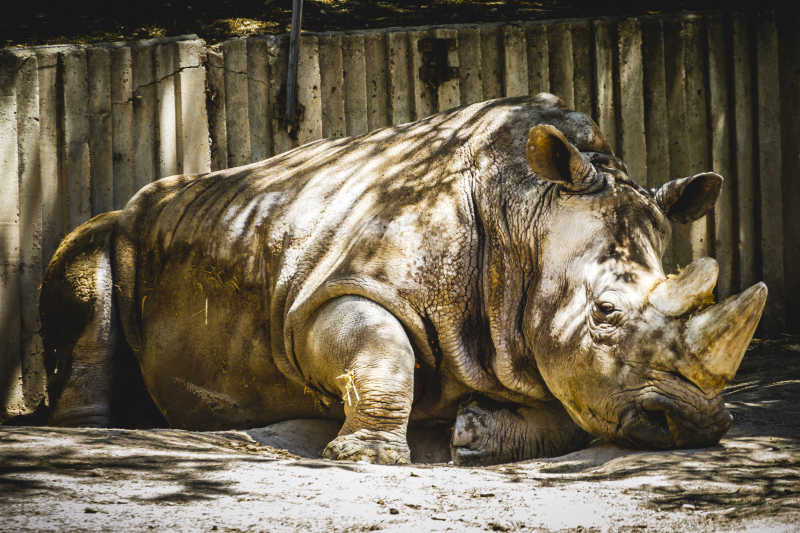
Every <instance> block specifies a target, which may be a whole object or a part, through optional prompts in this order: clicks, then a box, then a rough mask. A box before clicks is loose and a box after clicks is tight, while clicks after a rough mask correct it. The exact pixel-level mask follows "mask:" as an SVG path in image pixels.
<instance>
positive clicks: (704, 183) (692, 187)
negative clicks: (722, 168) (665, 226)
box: [653, 172, 723, 224]
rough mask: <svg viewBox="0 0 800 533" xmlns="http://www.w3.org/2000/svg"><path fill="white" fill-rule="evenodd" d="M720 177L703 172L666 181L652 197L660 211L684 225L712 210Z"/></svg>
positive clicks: (720, 180)
mask: <svg viewBox="0 0 800 533" xmlns="http://www.w3.org/2000/svg"><path fill="white" fill-rule="evenodd" d="M722 181H723V180H722V176H720V175H719V174H716V173H714V172H703V173H702V174H695V175H694V176H689V177H687V178H678V179H674V180H672V181H668V182H667V183H665V184H664V185H662V186H661V187H659V188H658V189H656V190H655V191H653V195H654V197H655V200H656V203H657V204H658V206H659V207H660V208H661V210H662V211H663V212H664V213H665V214H666V215H667V216H668V217H669V218H670V220H674V221H675V222H680V223H682V224H685V223H687V222H691V221H693V220H697V219H698V218H700V217H702V216H704V215H705V214H706V213H708V212H709V211H711V209H713V207H714V204H715V203H716V202H717V196H719V190H720V188H721V187H722Z"/></svg>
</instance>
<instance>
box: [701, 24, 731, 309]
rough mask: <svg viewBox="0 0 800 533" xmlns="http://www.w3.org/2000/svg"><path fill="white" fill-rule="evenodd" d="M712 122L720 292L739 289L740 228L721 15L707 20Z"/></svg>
mask: <svg viewBox="0 0 800 533" xmlns="http://www.w3.org/2000/svg"><path fill="white" fill-rule="evenodd" d="M706 24H707V35H708V53H709V60H708V78H709V84H708V85H709V86H708V90H709V104H710V105H709V110H710V111H709V112H710V116H709V125H710V128H709V129H710V133H711V167H710V168H711V169H712V170H713V171H714V172H717V173H719V174H721V175H722V176H723V177H724V178H725V182H723V186H722V191H721V192H720V198H719V201H718V203H717V205H716V207H715V209H714V256H715V257H716V258H717V263H718V264H719V279H718V283H717V294H718V295H726V296H727V295H729V294H732V293H733V292H735V291H736V285H737V284H735V283H734V278H735V273H736V268H737V265H736V263H737V262H736V257H735V253H734V232H735V229H736V220H735V218H734V214H735V212H736V196H735V194H734V193H735V183H734V182H733V181H731V180H732V178H733V176H734V167H733V161H732V157H733V154H732V150H731V143H732V139H733V136H732V135H731V125H732V118H733V117H731V116H730V110H731V105H732V101H731V94H730V90H729V89H730V83H729V80H730V65H729V58H730V57H731V50H730V39H729V36H730V29H729V26H728V25H727V24H726V21H725V20H724V19H723V18H722V17H721V16H714V17H709V18H708V19H707V23H706Z"/></svg>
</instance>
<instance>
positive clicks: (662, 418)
mask: <svg viewBox="0 0 800 533" xmlns="http://www.w3.org/2000/svg"><path fill="white" fill-rule="evenodd" d="M642 416H643V417H644V418H645V420H647V422H648V423H649V424H650V425H652V426H654V427H656V428H659V429H663V430H665V431H667V432H669V422H668V421H667V413H666V412H665V411H663V410H660V409H659V410H650V409H642Z"/></svg>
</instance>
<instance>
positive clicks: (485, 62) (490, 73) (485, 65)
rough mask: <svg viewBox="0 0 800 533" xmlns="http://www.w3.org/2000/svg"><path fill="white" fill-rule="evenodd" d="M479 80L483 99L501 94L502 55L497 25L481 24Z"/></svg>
mask: <svg viewBox="0 0 800 533" xmlns="http://www.w3.org/2000/svg"><path fill="white" fill-rule="evenodd" d="M480 33H481V80H482V81H483V99H484V100H491V99H492V98H500V97H501V96H503V71H502V68H503V56H502V48H501V43H502V41H501V40H500V28H499V27H498V26H481V28H480Z"/></svg>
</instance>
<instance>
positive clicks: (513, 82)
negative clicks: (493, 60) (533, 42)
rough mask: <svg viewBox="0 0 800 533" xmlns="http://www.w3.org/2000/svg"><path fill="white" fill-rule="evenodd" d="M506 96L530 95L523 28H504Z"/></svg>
mask: <svg viewBox="0 0 800 533" xmlns="http://www.w3.org/2000/svg"><path fill="white" fill-rule="evenodd" d="M503 50H504V53H503V59H504V61H503V66H504V69H503V71H504V73H505V75H504V80H505V83H504V87H505V96H524V95H526V94H528V77H529V76H528V47H527V42H526V40H525V30H524V29H523V28H522V27H521V26H517V25H508V26H504V27H503Z"/></svg>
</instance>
